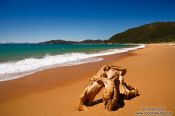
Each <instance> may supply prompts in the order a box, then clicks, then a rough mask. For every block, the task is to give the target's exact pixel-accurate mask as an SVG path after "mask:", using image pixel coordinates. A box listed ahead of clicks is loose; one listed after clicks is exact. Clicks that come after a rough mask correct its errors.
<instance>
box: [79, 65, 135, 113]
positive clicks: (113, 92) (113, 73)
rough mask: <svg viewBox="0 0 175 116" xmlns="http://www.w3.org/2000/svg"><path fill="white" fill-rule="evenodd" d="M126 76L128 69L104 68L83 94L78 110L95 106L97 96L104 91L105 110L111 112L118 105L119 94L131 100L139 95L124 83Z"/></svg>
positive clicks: (107, 66) (110, 66)
mask: <svg viewBox="0 0 175 116" xmlns="http://www.w3.org/2000/svg"><path fill="white" fill-rule="evenodd" d="M125 74H126V69H123V68H121V67H117V66H113V65H105V66H103V67H102V68H101V69H100V70H99V72H98V73H97V74H96V75H94V76H93V77H92V78H91V79H90V80H89V83H88V85H87V87H86V88H85V90H84V91H83V92H82V94H81V96H80V103H79V106H78V110H79V111H82V110H87V109H86V107H85V106H90V105H93V101H94V98H95V96H96V95H97V94H98V93H99V92H100V91H101V89H102V88H103V87H104V91H103V101H104V105H105V109H107V110H109V111H111V110H113V107H114V106H115V105H116V102H117V100H118V97H119V94H122V95H123V96H124V98H127V99H128V98H130V97H133V96H134V95H136V94H138V91H137V92H136V91H135V90H136V89H135V88H132V87H131V86H129V85H127V84H126V83H125V82H124V78H123V76H124V75H125Z"/></svg>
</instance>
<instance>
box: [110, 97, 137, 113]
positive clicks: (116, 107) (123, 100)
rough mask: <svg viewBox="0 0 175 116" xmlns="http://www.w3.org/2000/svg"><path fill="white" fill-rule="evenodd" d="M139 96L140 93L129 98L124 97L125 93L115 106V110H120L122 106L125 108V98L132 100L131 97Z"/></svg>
mask: <svg viewBox="0 0 175 116" xmlns="http://www.w3.org/2000/svg"><path fill="white" fill-rule="evenodd" d="M137 96H140V94H138V95H136V96H134V97H131V98H129V99H124V97H123V95H120V96H119V99H118V101H117V103H116V105H115V106H114V109H113V111H116V110H119V109H120V108H123V107H124V106H125V100H131V99H133V98H135V97H137Z"/></svg>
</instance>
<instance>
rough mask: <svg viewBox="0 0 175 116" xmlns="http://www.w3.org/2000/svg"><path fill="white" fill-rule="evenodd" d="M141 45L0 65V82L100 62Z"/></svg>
mask: <svg viewBox="0 0 175 116" xmlns="http://www.w3.org/2000/svg"><path fill="white" fill-rule="evenodd" d="M144 47H145V45H143V44H141V45H139V46H137V47H132V48H122V49H109V50H105V51H101V52H98V53H66V54H62V55H46V56H44V57H43V58H40V59H39V58H27V59H24V60H20V61H16V62H5V63H1V64H0V81H7V80H12V79H17V78H20V77H23V76H25V75H29V74H32V73H34V72H38V71H41V70H44V69H48V68H53V67H60V66H70V65H77V64H82V63H88V62H98V61H102V60H103V58H95V57H97V56H104V55H110V54H116V53H123V52H127V51H130V50H136V49H139V48H144Z"/></svg>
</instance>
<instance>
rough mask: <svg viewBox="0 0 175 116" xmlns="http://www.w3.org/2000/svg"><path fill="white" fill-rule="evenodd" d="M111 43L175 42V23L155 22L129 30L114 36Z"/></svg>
mask: <svg viewBox="0 0 175 116" xmlns="http://www.w3.org/2000/svg"><path fill="white" fill-rule="evenodd" d="M107 42H110V43H159V42H175V22H155V23H151V24H146V25H143V26H139V27H136V28H131V29H128V30H126V31H124V32H122V33H118V34H116V35H114V36H112V37H111V38H110V39H109V40H108V41H107Z"/></svg>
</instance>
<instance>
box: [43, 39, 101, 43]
mask: <svg viewBox="0 0 175 116" xmlns="http://www.w3.org/2000/svg"><path fill="white" fill-rule="evenodd" d="M74 43H89V44H91V43H92V44H93V43H104V40H91V39H87V40H83V41H66V40H50V41H46V42H41V43H40V44H74Z"/></svg>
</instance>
